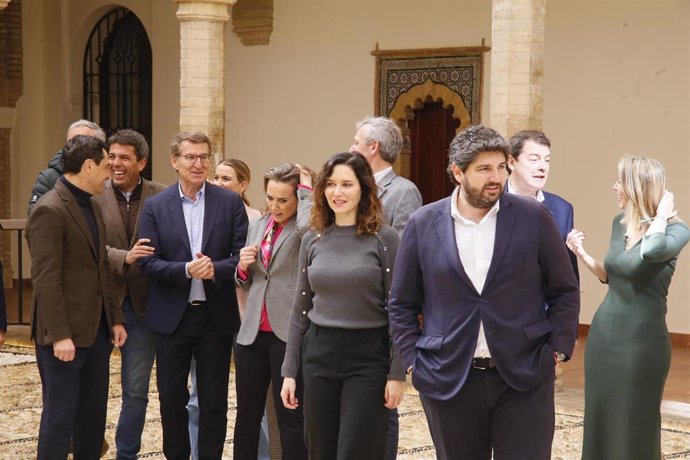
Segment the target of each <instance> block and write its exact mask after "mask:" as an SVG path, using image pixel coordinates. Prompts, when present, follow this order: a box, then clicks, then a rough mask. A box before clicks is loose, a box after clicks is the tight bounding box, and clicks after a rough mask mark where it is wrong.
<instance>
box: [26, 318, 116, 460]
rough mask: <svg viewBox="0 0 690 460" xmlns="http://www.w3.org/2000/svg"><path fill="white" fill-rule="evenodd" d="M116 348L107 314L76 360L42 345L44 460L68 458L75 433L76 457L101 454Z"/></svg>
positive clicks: (40, 444)
mask: <svg viewBox="0 0 690 460" xmlns="http://www.w3.org/2000/svg"><path fill="white" fill-rule="evenodd" d="M103 315H105V313H104V314H103ZM112 349H113V345H112V343H111V342H110V333H109V332H108V327H107V325H106V323H105V319H104V320H103V321H102V322H101V326H100V327H99V329H98V333H97V334H96V339H95V341H94V343H93V344H92V345H91V346H90V347H79V348H77V349H76V353H75V357H74V360H73V361H69V362H65V361H60V360H59V359H57V358H56V357H55V356H54V355H53V347H52V346H43V345H36V362H37V364H38V372H39V374H40V376H41V386H42V390H43V411H42V413H41V425H40V428H39V432H38V452H37V454H38V455H37V458H38V460H49V459H59V460H64V459H66V458H67V452H68V450H69V446H70V439H73V444H74V446H73V450H74V458H75V460H78V459H87V460H88V459H97V458H99V456H100V452H101V446H102V443H103V434H104V433H105V416H106V410H107V403H108V380H109V377H110V374H109V372H110V352H111V351H112Z"/></svg>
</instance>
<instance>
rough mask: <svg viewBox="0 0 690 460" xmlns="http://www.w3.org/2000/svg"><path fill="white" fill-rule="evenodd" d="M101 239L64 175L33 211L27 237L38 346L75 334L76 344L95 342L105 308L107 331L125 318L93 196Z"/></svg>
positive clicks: (34, 333) (98, 208)
mask: <svg viewBox="0 0 690 460" xmlns="http://www.w3.org/2000/svg"><path fill="white" fill-rule="evenodd" d="M91 203H92V206H93V212H94V217H95V220H96V226H97V227H98V234H99V241H98V244H96V242H94V241H93V237H92V235H91V231H90V230H89V226H88V224H87V222H86V219H85V218H84V214H83V213H82V211H81V209H80V208H79V205H78V204H77V201H76V199H75V198H74V195H72V192H70V191H69V189H67V187H66V186H65V185H64V184H62V182H61V181H60V180H58V182H57V183H56V184H55V188H54V189H52V190H51V191H49V192H48V193H46V194H45V195H44V196H43V197H42V198H41V200H39V202H38V203H37V204H36V206H35V207H34V208H33V210H32V211H31V214H30V215H29V220H28V222H27V227H26V237H27V240H28V243H29V251H30V252H31V278H32V282H33V294H32V306H33V313H34V315H33V321H32V325H31V330H32V338H33V339H34V340H35V341H36V343H37V344H39V345H52V344H53V342H55V341H57V340H62V339H66V338H70V337H71V338H72V341H73V342H74V345H75V346H77V347H88V346H91V345H92V344H93V342H94V339H95V338H96V333H97V332H98V328H99V327H100V323H101V315H102V313H103V311H105V315H106V320H107V322H108V326H109V331H110V333H111V334H112V326H113V325H114V324H122V323H124V317H123V315H122V310H121V309H120V305H119V304H117V303H115V302H114V301H113V298H112V296H111V295H110V293H109V286H110V284H111V281H110V276H111V273H110V266H109V264H108V258H107V255H106V250H105V234H106V233H105V226H104V225H103V215H102V213H101V208H100V206H99V205H98V203H96V202H95V200H94V199H93V198H92V199H91Z"/></svg>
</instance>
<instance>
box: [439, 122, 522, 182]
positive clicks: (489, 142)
mask: <svg viewBox="0 0 690 460" xmlns="http://www.w3.org/2000/svg"><path fill="white" fill-rule="evenodd" d="M483 152H501V153H502V154H503V155H504V156H505V159H506V161H508V155H510V145H509V144H508V141H506V140H505V139H504V138H503V136H501V135H500V134H499V133H498V131H496V130H495V129H492V128H488V127H486V126H483V125H474V126H470V127H469V128H467V129H465V130H463V131H461V132H460V133H459V134H458V135H457V136H455V138H454V139H453V140H452V141H451V143H450V147H449V148H448V169H447V171H448V175H449V176H450V180H451V181H452V182H453V183H454V184H457V183H458V181H457V180H455V175H454V174H453V169H452V168H451V166H452V165H456V166H457V167H458V168H460V169H461V170H462V171H463V172H465V171H467V167H468V166H469V165H470V163H472V162H473V161H474V160H475V159H476V158H477V157H478V156H479V154H480V153H483Z"/></svg>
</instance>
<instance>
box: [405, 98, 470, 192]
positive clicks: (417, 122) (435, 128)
mask: <svg viewBox="0 0 690 460" xmlns="http://www.w3.org/2000/svg"><path fill="white" fill-rule="evenodd" d="M453 111H454V109H453V107H452V106H451V107H448V108H446V107H444V106H443V101H433V100H427V101H425V102H424V103H423V104H420V107H415V108H414V118H413V119H412V120H409V121H408V122H407V126H408V128H409V130H410V151H411V155H410V180H411V181H412V182H414V183H415V184H416V185H417V188H419V192H420V193H421V194H422V199H423V201H424V203H425V204H426V203H433V202H434V201H437V200H440V199H441V198H445V197H447V196H449V195H450V194H451V193H452V192H453V188H454V185H453V183H452V182H451V181H450V178H449V177H448V175H447V174H446V173H445V171H446V167H447V166H448V146H449V145H450V142H451V141H452V140H453V138H454V137H455V133H456V130H457V129H458V127H459V126H460V120H458V119H457V118H454V117H453Z"/></svg>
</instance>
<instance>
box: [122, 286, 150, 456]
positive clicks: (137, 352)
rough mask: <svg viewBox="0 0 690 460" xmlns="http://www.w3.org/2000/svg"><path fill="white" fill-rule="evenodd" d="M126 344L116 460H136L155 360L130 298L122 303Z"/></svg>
mask: <svg viewBox="0 0 690 460" xmlns="http://www.w3.org/2000/svg"><path fill="white" fill-rule="evenodd" d="M122 312H123V313H124V315H125V320H126V323H125V329H126V330H127V341H126V342H125V345H124V346H123V347H122V348H120V353H121V354H122V378H121V380H122V409H121V411H120V419H119V421H118V423H117V431H116V432H115V445H116V447H117V458H118V460H120V459H121V460H129V459H133V460H134V459H136V458H137V453H138V452H139V449H140V448H141V433H142V431H143V430H144V422H145V421H146V406H147V405H148V402H149V398H148V395H149V381H150V380H151V368H152V367H153V359H154V356H155V343H154V337H153V334H152V333H151V331H150V330H149V329H148V328H147V327H146V326H144V324H143V323H142V322H141V321H139V319H138V318H137V315H136V314H135V313H134V307H133V306H132V302H131V301H130V299H129V298H126V299H125V301H124V302H123V303H122Z"/></svg>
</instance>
